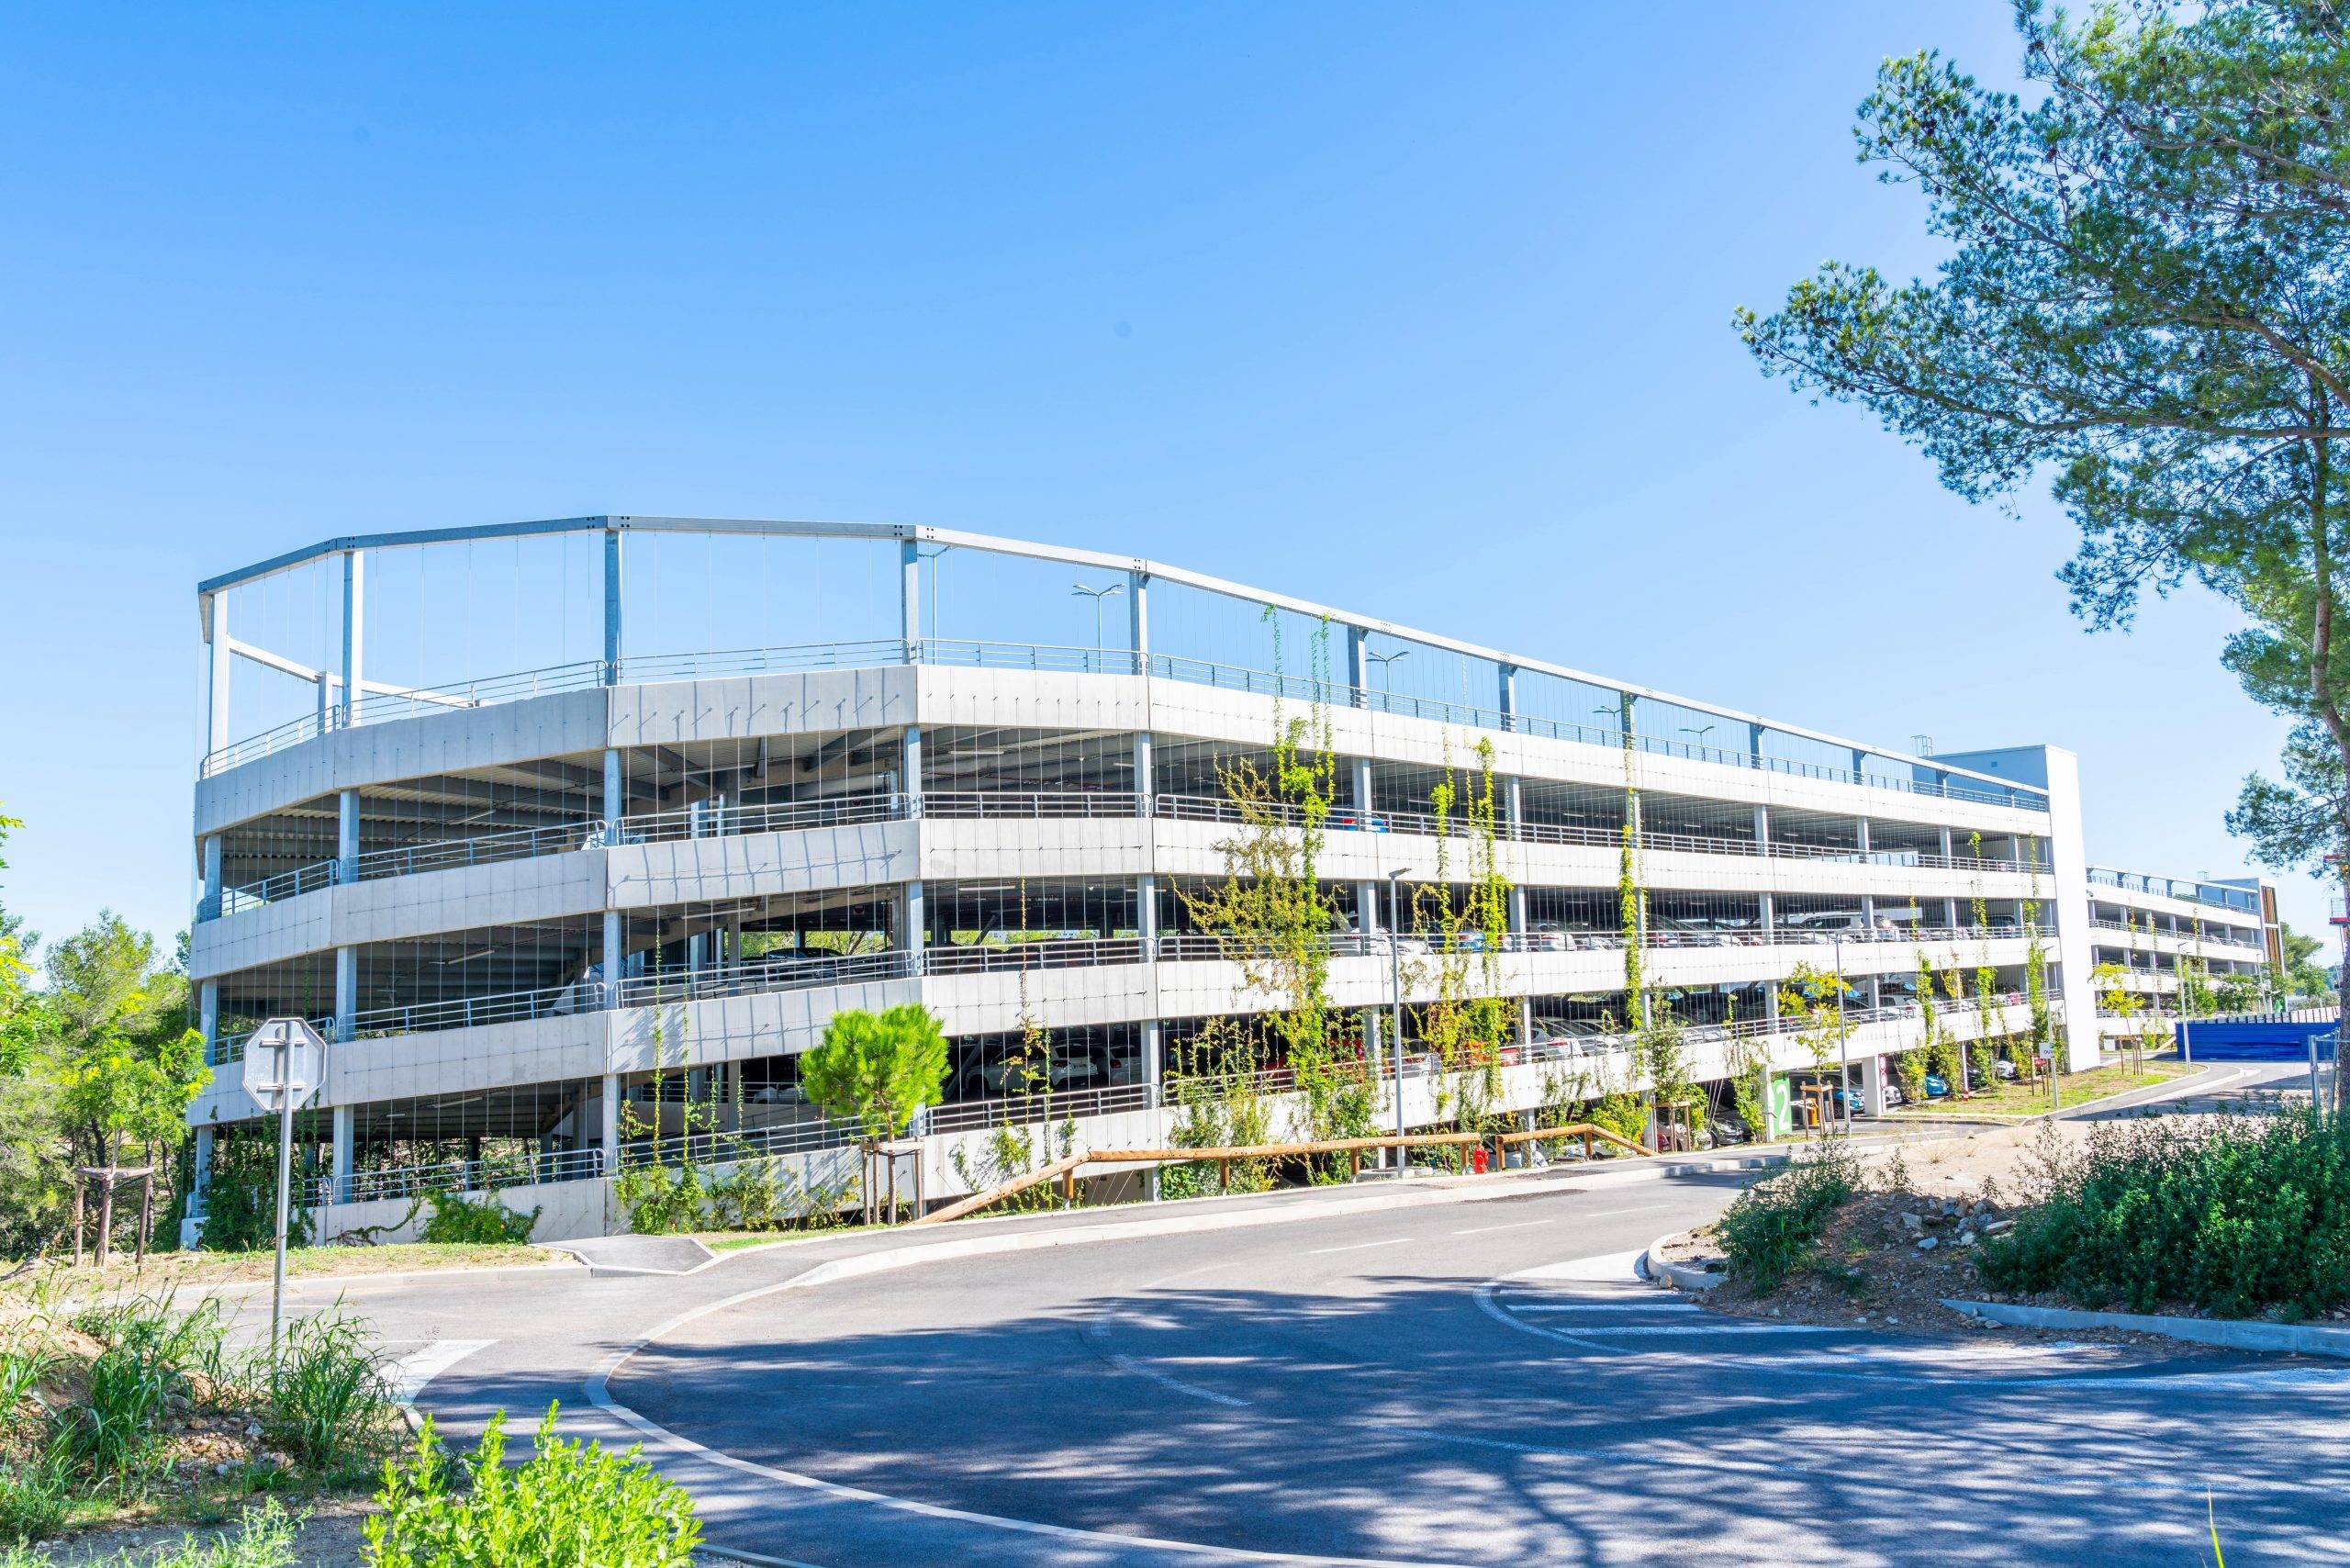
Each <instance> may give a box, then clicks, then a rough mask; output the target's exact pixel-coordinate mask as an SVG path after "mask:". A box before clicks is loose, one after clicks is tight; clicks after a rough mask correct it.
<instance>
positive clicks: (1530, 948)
mask: <svg viewBox="0 0 2350 1568" xmlns="http://www.w3.org/2000/svg"><path fill="white" fill-rule="evenodd" d="M1519 945H1520V946H1523V947H1525V949H1526V950H1527V952H1529V953H1564V952H1566V951H1568V950H1569V949H1571V948H1572V947H1573V946H1574V945H1575V944H1574V938H1573V937H1572V936H1570V935H1567V928H1566V927H1565V926H1563V925H1561V924H1559V923H1558V922H1557V921H1555V920H1538V921H1535V922H1534V923H1532V924H1529V925H1528V926H1527V928H1526V931H1525V934H1524V935H1523V936H1522V937H1521V939H1520V944H1519Z"/></svg>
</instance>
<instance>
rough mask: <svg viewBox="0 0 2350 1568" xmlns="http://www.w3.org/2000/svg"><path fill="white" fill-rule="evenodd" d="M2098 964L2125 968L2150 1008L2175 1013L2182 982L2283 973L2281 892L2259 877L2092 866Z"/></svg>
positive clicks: (2216, 986)
mask: <svg viewBox="0 0 2350 1568" xmlns="http://www.w3.org/2000/svg"><path fill="white" fill-rule="evenodd" d="M2088 880H2089V887H2088V895H2089V914H2088V922H2089V931H2090V934H2091V940H2092V941H2093V942H2094V943H2095V944H2096V946H2095V948H2094V951H2093V957H2092V961H2093V962H2094V963H2096V964H2099V965H2106V964H2110V965H2112V966H2113V967H2114V968H2115V969H2118V970H2120V971H2121V977H2122V978H2121V984H2122V985H2123V986H2125V987H2127V988H2128V989H2130V990H2132V991H2138V992H2139V993H2141V994H2142V995H2143V996H2144V997H2145V999H2146V1001H2147V1002H2148V1004H2149V1011H2151V1012H2154V1013H2159V1014H2175V1013H2176V1012H2177V1006H2178V995H2179V991H2180V987H2181V985H2182V983H2184V984H2186V985H2188V986H2194V985H2196V984H2197V983H2198V981H2201V982H2203V983H2205V984H2208V985H2209V986H2210V987H2211V988H2212V990H2213V992H2214V995H2215V997H2216V993H2217V991H2219V990H2220V989H2221V988H2222V987H2224V986H2225V985H2226V982H2227V981H2229V980H2231V979H2232V978H2233V977H2239V976H2241V977H2246V978H2249V977H2254V976H2256V975H2258V974H2259V973H2260V972H2261V971H2263V970H2268V971H2271V972H2278V971H2281V970H2282V969H2284V967H2285V952H2284V945H2283V939H2282V935H2281V931H2280V928H2279V926H2278V924H2277V890H2276V889H2275V888H2274V887H2272V886H2270V885H2269V884H2268V883H2266V882H2264V881H2261V880H2260V879H2257V878H2253V877H2244V878H2228V879H2220V880H2216V881H2213V880H2208V879H2206V880H2195V879H2187V878H2183V877H2155V876H2149V875H2147V874H2146V873H2144V872H2143V871H2117V870H2113V869H2111V868H2107V867H2102V866H2092V867H2090V868H2089V874H2088Z"/></svg>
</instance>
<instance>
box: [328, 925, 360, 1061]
mask: <svg viewBox="0 0 2350 1568" xmlns="http://www.w3.org/2000/svg"><path fill="white" fill-rule="evenodd" d="M358 1014H359V949H358V948H356V947H337V948H336V949H335V950H334V1037H335V1040H336V1042H337V1043H338V1044H342V1045H348V1044H349V1043H350V1042H351V1041H352V1040H353V1038H355V1037H356V1036H357V1033H358V1031H357V1029H356V1027H355V1025H354V1023H353V1020H354V1019H356V1018H357V1017H358Z"/></svg>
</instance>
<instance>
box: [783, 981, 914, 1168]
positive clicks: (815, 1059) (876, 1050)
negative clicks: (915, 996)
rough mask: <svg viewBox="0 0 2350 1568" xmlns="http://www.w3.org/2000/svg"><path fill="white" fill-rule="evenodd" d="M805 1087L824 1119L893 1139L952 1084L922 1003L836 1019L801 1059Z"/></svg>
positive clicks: (860, 1011) (841, 1015)
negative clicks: (834, 1120) (860, 1127)
mask: <svg viewBox="0 0 2350 1568" xmlns="http://www.w3.org/2000/svg"><path fill="white" fill-rule="evenodd" d="M800 1082H801V1083H802V1084H804V1085H805V1086H806V1088H807V1091H808V1098H809V1100H810V1101H811V1103H814V1104H816V1105H818V1106H820V1107H822V1110H823V1111H824V1113H825V1114H827V1115H830V1116H833V1117H834V1118H836V1119H838V1120H840V1121H845V1122H856V1123H857V1124H859V1125H861V1126H863V1127H864V1128H865V1129H866V1132H867V1137H868V1138H885V1137H897V1136H898V1135H899V1134H900V1133H902V1132H904V1131H905V1130H906V1127H907V1125H908V1124H909V1123H911V1122H912V1120H913V1118H914V1113H915V1112H917V1111H919V1110H921V1109H922V1108H923V1106H924V1105H929V1104H934V1103H936V1102H937V1100H938V1095H939V1091H940V1089H941V1088H943V1087H944V1086H945V1084H946V1034H945V1032H944V1031H942V1030H941V1029H940V1028H939V1026H938V1020H937V1019H935V1018H934V1017H932V1016H931V1014H930V1011H929V1009H927V1008H925V1007H923V1005H922V1004H921V1003H920V1002H901V1003H900V1004H899V1005H897V1006H895V1007H890V1008H886V1009H884V1010H883V1011H881V1012H879V1013H867V1012H866V1011H864V1010H863V1009H861V1008H852V1009H850V1010H848V1011H846V1012H843V1013H835V1014H833V1018H832V1022H831V1023H829V1024H827V1025H824V1037H823V1038H822V1040H820V1041H818V1042H817V1043H816V1044H815V1045H813V1046H811V1047H809V1048H808V1050H807V1052H806V1054H805V1055H803V1056H801V1057H800Z"/></svg>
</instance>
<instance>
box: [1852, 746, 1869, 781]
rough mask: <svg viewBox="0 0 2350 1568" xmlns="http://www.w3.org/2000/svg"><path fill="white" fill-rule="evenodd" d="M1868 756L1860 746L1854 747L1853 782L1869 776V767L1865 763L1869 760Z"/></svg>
mask: <svg viewBox="0 0 2350 1568" xmlns="http://www.w3.org/2000/svg"><path fill="white" fill-rule="evenodd" d="M1868 756H1869V754H1868V753H1867V752H1865V751H1863V750H1862V749H1861V748H1860V747H1859V746H1854V747H1853V748H1852V782H1853V783H1855V784H1857V783H1859V782H1860V781H1861V780H1862V779H1863V778H1865V777H1866V776H1867V769H1866V768H1865V767H1863V764H1864V763H1866V762H1867V761H1868Z"/></svg>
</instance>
